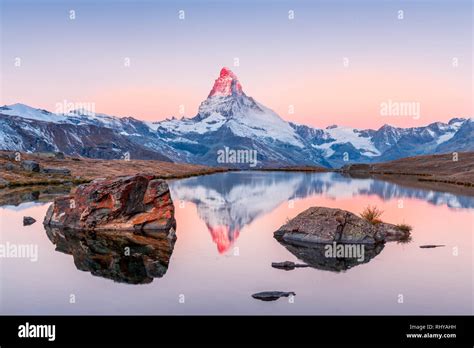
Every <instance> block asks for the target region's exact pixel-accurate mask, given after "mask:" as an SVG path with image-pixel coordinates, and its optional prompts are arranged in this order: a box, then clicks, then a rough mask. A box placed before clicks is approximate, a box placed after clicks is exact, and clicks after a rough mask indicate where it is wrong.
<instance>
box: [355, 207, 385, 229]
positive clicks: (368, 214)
mask: <svg viewBox="0 0 474 348" xmlns="http://www.w3.org/2000/svg"><path fill="white" fill-rule="evenodd" d="M382 214H383V210H380V209H379V208H377V207H376V206H373V207H372V206H370V205H369V206H367V207H366V208H365V209H364V211H363V212H362V213H360V216H361V217H362V218H363V219H365V220H367V221H368V222H370V223H371V224H372V225H376V224H379V223H381V222H382V220H380V219H379V218H380V217H381V216H382Z"/></svg>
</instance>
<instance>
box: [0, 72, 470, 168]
mask: <svg viewBox="0 0 474 348" xmlns="http://www.w3.org/2000/svg"><path fill="white" fill-rule="evenodd" d="M473 129H474V127H473V121H472V119H471V118H452V119H451V120H449V121H448V122H447V123H445V122H433V123H430V124H428V125H426V126H421V127H410V128H401V127H393V126H390V125H388V124H385V125H383V126H381V127H380V128H379V129H356V128H351V127H344V126H339V125H331V126H328V127H326V128H316V127H311V126H308V125H304V124H297V123H294V122H288V121H286V120H284V119H283V118H281V117H280V116H279V115H278V114H277V113H276V112H274V111H273V110H271V109H270V108H267V107H266V106H264V105H263V104H260V103H259V102H257V101H256V100H255V99H253V98H252V97H249V96H247V95H246V94H245V93H244V91H243V88H242V85H241V83H240V81H239V80H238V78H237V76H236V75H235V74H234V73H233V72H232V71H231V70H230V69H228V68H223V69H221V71H220V74H219V77H218V78H217V79H216V80H215V82H214V85H213V87H212V89H211V91H210V93H209V95H208V97H207V99H205V100H204V101H203V102H202V103H201V104H200V106H199V109H198V113H197V115H195V116H194V117H182V118H181V119H177V118H174V117H173V118H171V119H166V120H163V121H159V122H147V121H142V120H139V119H136V118H134V117H117V116H109V115H106V114H95V113H88V112H85V111H84V110H76V111H70V112H67V113H52V112H50V111H47V110H44V109H36V108H33V107H30V106H28V105H26V104H19V103H17V104H13V105H9V106H7V105H5V106H3V107H0V149H4V150H16V151H29V152H35V151H62V152H64V153H66V154H69V155H75V156H84V157H91V158H107V159H117V158H122V157H123V156H124V155H125V154H127V153H128V155H129V156H131V157H132V158H136V159H160V160H171V159H172V160H173V161H177V162H185V163H196V164H203V165H212V166H228V167H239V168H246V167H247V164H246V163H219V162H218V160H217V155H216V153H217V152H218V151H219V150H222V149H223V148H231V149H235V150H245V151H256V154H257V159H258V165H257V168H262V167H271V166H273V167H276V166H294V165H320V166H324V167H339V166H342V165H345V164H347V163H354V162H359V163H373V162H380V161H389V160H394V159H398V158H403V157H409V156H415V155H424V154H437V153H447V152H455V151H473V150H474V142H473V140H472V139H474V130H473Z"/></svg>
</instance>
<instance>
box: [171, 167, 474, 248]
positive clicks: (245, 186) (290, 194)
mask: <svg viewBox="0 0 474 348" xmlns="http://www.w3.org/2000/svg"><path fill="white" fill-rule="evenodd" d="M170 190H171V194H172V197H173V200H174V202H175V204H176V205H179V202H192V203H194V204H195V205H196V207H197V210H198V214H199V217H200V218H201V219H202V220H203V221H204V222H205V224H206V226H207V229H208V230H209V233H210V234H211V237H212V240H213V241H214V242H215V243H216V244H217V250H218V251H219V253H224V252H226V251H227V250H229V248H230V247H231V246H232V245H233V243H234V242H235V240H236V239H237V238H238V237H239V234H240V231H241V230H242V229H243V228H244V227H245V226H247V225H249V224H250V223H252V221H254V220H255V219H256V218H258V217H259V216H263V215H265V214H267V213H269V212H271V211H273V210H274V209H275V208H277V207H278V206H279V205H280V204H282V203H283V202H285V201H288V202H290V203H291V200H294V199H301V198H306V197H309V196H322V195H324V196H326V197H333V198H340V197H351V196H358V195H376V196H378V197H380V198H381V199H383V200H389V199H402V198H416V199H420V200H424V201H426V202H429V203H430V204H433V205H447V206H448V207H450V208H473V207H474V199H473V198H472V197H469V196H461V195H455V194H452V193H447V192H438V191H433V190H427V189H421V188H420V189H418V188H411V187H404V186H400V185H397V184H395V183H391V182H386V181H382V180H374V179H354V178H349V177H345V176H342V175H341V174H338V173H295V172H229V173H224V174H214V175H206V176H200V177H192V178H188V179H182V180H175V181H172V182H170ZM178 229H179V226H178Z"/></svg>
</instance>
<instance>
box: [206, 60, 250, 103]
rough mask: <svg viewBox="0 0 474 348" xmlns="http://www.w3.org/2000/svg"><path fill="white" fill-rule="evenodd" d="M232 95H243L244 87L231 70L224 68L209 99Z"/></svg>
mask: <svg viewBox="0 0 474 348" xmlns="http://www.w3.org/2000/svg"><path fill="white" fill-rule="evenodd" d="M232 94H237V95H240V94H243V92H242V86H241V84H240V82H239V79H238V78H237V76H236V75H235V74H234V73H233V72H232V71H231V70H230V69H229V68H226V67H224V68H222V69H221V73H220V75H219V77H218V78H217V79H216V81H215V82H214V86H213V87H212V89H211V92H210V93H209V96H208V97H212V96H229V95H232Z"/></svg>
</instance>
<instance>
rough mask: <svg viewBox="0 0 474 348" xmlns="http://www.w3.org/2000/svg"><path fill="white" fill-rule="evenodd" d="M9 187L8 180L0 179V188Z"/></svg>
mask: <svg viewBox="0 0 474 348" xmlns="http://www.w3.org/2000/svg"><path fill="white" fill-rule="evenodd" d="M8 185H10V182H9V181H8V180H5V179H3V178H0V187H5V186H8Z"/></svg>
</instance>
